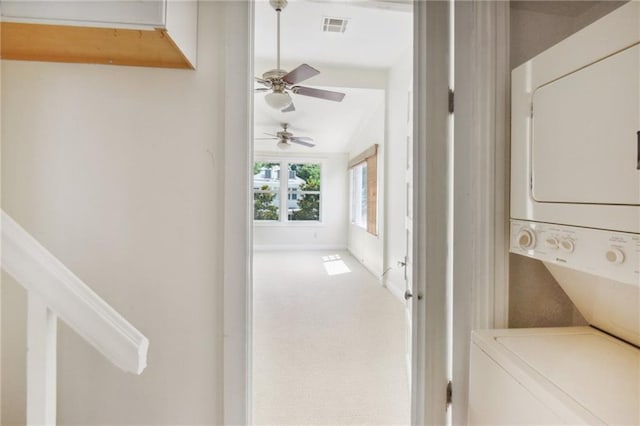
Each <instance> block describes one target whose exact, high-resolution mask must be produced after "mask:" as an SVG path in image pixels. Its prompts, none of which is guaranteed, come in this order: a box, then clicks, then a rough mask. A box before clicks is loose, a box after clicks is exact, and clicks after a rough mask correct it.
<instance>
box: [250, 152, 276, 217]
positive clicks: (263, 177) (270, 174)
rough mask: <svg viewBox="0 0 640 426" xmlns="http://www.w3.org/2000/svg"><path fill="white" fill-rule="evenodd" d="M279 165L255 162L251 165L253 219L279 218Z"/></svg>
mask: <svg viewBox="0 0 640 426" xmlns="http://www.w3.org/2000/svg"><path fill="white" fill-rule="evenodd" d="M279 170H280V164H279V163H261V162H256V163H255V164H254V165H253V219H254V220H278V219H279V218H280V179H279V178H278V175H279V173H278V171H279Z"/></svg>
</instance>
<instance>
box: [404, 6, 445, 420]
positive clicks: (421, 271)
mask: <svg viewBox="0 0 640 426" xmlns="http://www.w3.org/2000/svg"><path fill="white" fill-rule="evenodd" d="M450 13H451V10H450V3H449V2H448V1H428V2H423V1H416V2H414V32H415V35H414V42H413V49H414V63H413V76H414V83H413V84H414V89H413V94H414V98H413V102H414V106H413V111H414V113H413V116H414V117H415V118H414V120H413V122H414V137H413V140H414V143H413V165H414V167H413V214H414V218H413V256H412V261H413V274H412V285H413V291H412V293H413V295H414V298H415V299H416V300H415V301H414V304H413V312H412V313H413V321H412V323H413V327H412V367H413V368H412V378H411V387H412V389H411V395H412V401H411V407H412V410H411V424H414V425H444V424H446V419H447V416H446V406H447V405H446V386H447V381H448V377H447V338H446V334H447V333H446V324H447V308H446V307H447V252H448V244H449V241H448V232H447V223H448V221H449V220H450V216H451V212H449V202H448V197H449V196H451V194H449V190H448V179H449V161H448V152H449V139H450V135H449V130H448V127H449V124H448V123H449V113H448V103H449V101H448V91H447V87H448V84H449V43H448V39H449V14H450ZM427 348H428V350H427Z"/></svg>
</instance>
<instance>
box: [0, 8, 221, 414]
mask: <svg viewBox="0 0 640 426" xmlns="http://www.w3.org/2000/svg"><path fill="white" fill-rule="evenodd" d="M223 17H224V5H223V3H221V2H207V1H204V2H200V6H199V47H198V70H197V71H184V70H163V69H149V68H134V67H115V66H113V67H109V66H97V65H78V64H53V63H36V62H17V61H3V63H2V107H3V108H2V124H3V126H2V208H3V209H5V210H6V211H7V212H8V213H9V214H10V215H12V216H13V217H14V218H15V219H16V220H17V221H18V222H19V223H21V224H22V225H23V226H24V227H25V228H26V229H27V230H28V231H29V232H31V233H32V234H33V235H34V236H36V238H38V239H39V240H40V241H41V242H42V243H43V244H44V245H45V246H46V247H47V248H48V249H49V250H50V251H51V252H53V253H54V254H55V255H56V256H57V257H58V258H60V259H61V260H62V261H63V262H64V263H65V264H66V265H68V266H69V267H70V268H71V270H73V271H74V272H75V273H76V274H77V275H78V276H80V277H81V278H82V279H83V280H84V281H85V282H86V283H88V284H89V285H90V286H91V287H92V288H93V289H95V290H96V292H97V293H98V294H100V295H101V296H102V297H103V298H104V299H106V300H107V301H108V302H109V303H110V304H112V305H113V306H114V307H115V308H116V310H118V311H119V312H120V313H122V314H123V315H124V316H125V317H126V318H127V319H129V320H130V321H131V322H132V323H133V324H134V325H135V326H136V327H138V328H139V329H140V330H141V331H142V332H143V333H144V334H146V335H147V336H148V337H149V339H150V348H149V359H148V367H147V369H146V370H145V371H144V373H143V374H142V375H141V376H134V375H131V374H125V373H123V372H122V371H120V370H119V369H117V368H116V367H114V366H112V365H111V364H109V363H108V361H106V360H105V359H104V358H103V357H102V356H101V355H99V354H98V353H97V351H95V350H94V349H93V348H91V347H90V346H88V345H87V344H86V343H85V342H84V341H83V340H81V339H80V338H79V337H78V336H77V335H76V334H75V333H74V332H72V331H70V330H69V329H68V328H67V327H65V326H61V327H60V330H59V346H58V366H59V376H58V379H59V381H58V398H59V399H58V422H59V424H61V425H64V424H82V425H88V424H136V425H140V424H149V425H151V424H153V425H159V424H172V425H187V424H193V425H195V424H199V425H200V424H222V380H223V379H222V377H223V376H222V375H223V366H222V346H223V336H222V330H223V324H222V314H223V310H222V283H223V279H222V278H223V277H222V266H221V258H222V243H223V240H222V235H223V215H222V211H223V181H222V180H223V174H222V171H223V167H224V162H223V155H224V151H223V141H224V126H223V120H224V86H223V84H222V83H223V81H224V73H223V70H224V40H223V31H224V24H225V22H224V20H223ZM5 289H7V290H8V291H5ZM11 293H13V294H14V295H16V294H17V295H16V297H14V296H12V295H11ZM2 296H3V297H2V305H3V318H2V328H3V330H2V331H3V333H2V335H3V338H4V337H5V333H6V332H7V331H8V330H15V329H17V328H19V327H24V314H23V312H24V297H21V296H20V295H19V292H16V291H14V289H12V288H11V286H9V287H6V288H5V285H3V294H2ZM8 307H10V308H11V310H9V309H8ZM7 316H10V318H8V317H7ZM3 343H4V340H3ZM13 355H15V353H14V354H9V353H5V347H4V345H3V353H2V360H3V363H4V362H5V361H6V360H8V359H9V358H7V357H8V356H13ZM23 355H24V354H22V356H23ZM18 356H20V354H18ZM5 371H7V369H6V365H3V372H5ZM9 371H11V370H9ZM5 384H6V382H5V375H3V391H5V390H6V389H5ZM12 387H13V386H12ZM14 390H15V392H16V395H17V396H16V397H15V398H14V397H13V396H12V395H11V392H13V391H14ZM21 391H22V390H21V389H20V386H15V387H14V388H13V389H11V390H10V391H9V395H7V393H6V392H3V398H2V402H3V407H2V417H3V418H2V424H3V425H4V424H8V423H9V422H7V421H6V420H7V419H11V418H13V419H19V418H21V414H20V412H21V410H24V407H23V406H19V405H21V404H16V405H13V403H11V402H10V401H18V402H20V398H19V393H20V392H21ZM22 418H23V417H22Z"/></svg>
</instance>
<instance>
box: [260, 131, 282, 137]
mask: <svg viewBox="0 0 640 426" xmlns="http://www.w3.org/2000/svg"><path fill="white" fill-rule="evenodd" d="M262 134H263V135H267V136H271V137H272V138H277V137H278V135H274V134H272V133H266V132H263V133H262Z"/></svg>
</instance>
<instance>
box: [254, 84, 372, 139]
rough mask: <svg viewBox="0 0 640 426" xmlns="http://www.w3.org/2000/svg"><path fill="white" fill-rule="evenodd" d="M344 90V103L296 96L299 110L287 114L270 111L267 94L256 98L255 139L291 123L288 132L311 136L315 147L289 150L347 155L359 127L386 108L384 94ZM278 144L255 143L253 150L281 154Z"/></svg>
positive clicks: (295, 101)
mask: <svg viewBox="0 0 640 426" xmlns="http://www.w3.org/2000/svg"><path fill="white" fill-rule="evenodd" d="M316 87H318V86H316ZM320 88H323V89H324V88H326V89H334V88H327V87H320ZM341 90H342V91H343V92H344V93H346V96H345V97H344V100H343V101H342V102H330V101H325V100H322V99H315V98H310V97H308V96H296V95H293V97H294V103H295V106H296V110H295V111H293V112H288V113H282V112H280V111H278V110H274V109H272V108H270V107H269V106H268V105H267V104H266V102H265V101H264V99H262V98H263V97H264V94H257V95H256V98H255V126H254V135H255V137H256V138H261V137H268V136H266V135H265V134H264V133H271V134H275V133H276V132H278V131H280V130H282V129H281V127H280V124H281V123H289V124H290V127H289V131H290V132H291V133H293V134H294V136H309V137H312V138H313V139H314V143H315V144H316V146H315V147H313V148H311V149H310V148H308V147H303V146H299V145H293V146H292V148H291V149H289V150H288V151H291V152H345V147H346V146H347V145H348V143H349V141H350V139H351V137H352V136H354V135H355V133H356V132H357V131H358V129H359V128H360V125H361V123H362V122H363V121H364V120H367V119H368V118H370V117H371V116H372V114H374V113H375V112H376V111H378V110H379V109H380V108H384V91H383V90H377V89H351V88H347V89H341ZM276 143H277V141H275V140H268V141H265V140H256V141H255V142H254V150H255V151H258V152H260V151H274V150H276V151H278V150H279V149H278V148H277V145H276Z"/></svg>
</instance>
